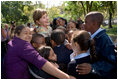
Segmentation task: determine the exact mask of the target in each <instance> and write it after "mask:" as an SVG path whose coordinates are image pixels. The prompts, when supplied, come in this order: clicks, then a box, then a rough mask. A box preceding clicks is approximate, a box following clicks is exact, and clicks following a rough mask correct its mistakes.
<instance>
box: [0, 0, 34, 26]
mask: <svg viewBox="0 0 118 80" xmlns="http://www.w3.org/2000/svg"><path fill="white" fill-rule="evenodd" d="M30 4H31V1H27V2H23V1H2V2H1V12H2V15H3V16H2V18H3V19H2V22H3V23H10V22H11V21H15V22H16V23H17V22H22V23H23V24H24V23H26V22H28V20H29V16H28V15H27V14H28V12H29V13H30V10H32V9H33V6H29V5H30ZM26 6H27V11H28V12H27V13H25V11H26V9H25V11H24V8H25V7H26Z"/></svg>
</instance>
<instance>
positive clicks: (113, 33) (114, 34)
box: [102, 25, 117, 36]
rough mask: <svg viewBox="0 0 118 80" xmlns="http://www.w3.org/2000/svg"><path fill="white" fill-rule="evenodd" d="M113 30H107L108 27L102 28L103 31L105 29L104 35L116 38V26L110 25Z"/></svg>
mask: <svg viewBox="0 0 118 80" xmlns="http://www.w3.org/2000/svg"><path fill="white" fill-rule="evenodd" d="M112 26H113V28H109V27H108V25H107V26H102V28H103V29H106V33H107V34H108V35H109V36H117V25H112Z"/></svg>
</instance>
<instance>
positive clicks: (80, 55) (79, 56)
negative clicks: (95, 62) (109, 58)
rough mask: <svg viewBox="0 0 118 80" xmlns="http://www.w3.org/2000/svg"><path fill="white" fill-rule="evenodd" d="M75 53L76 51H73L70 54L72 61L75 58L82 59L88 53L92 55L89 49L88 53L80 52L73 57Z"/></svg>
mask: <svg viewBox="0 0 118 80" xmlns="http://www.w3.org/2000/svg"><path fill="white" fill-rule="evenodd" d="M73 55H74V53H72V54H71V55H70V58H71V61H73V60H75V59H80V58H83V57H86V56H88V55H90V53H89V51H87V52H86V53H81V54H78V55H77V56H75V57H72V56H73Z"/></svg>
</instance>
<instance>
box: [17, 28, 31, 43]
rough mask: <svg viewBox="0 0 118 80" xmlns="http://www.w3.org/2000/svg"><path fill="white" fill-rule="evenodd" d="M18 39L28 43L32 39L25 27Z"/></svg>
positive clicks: (28, 29)
mask: <svg viewBox="0 0 118 80" xmlns="http://www.w3.org/2000/svg"><path fill="white" fill-rule="evenodd" d="M18 37H19V38H20V39H22V40H25V41H28V42H30V41H31V39H32V33H31V31H30V28H28V27H25V28H23V29H22V30H21V32H20V35H18Z"/></svg>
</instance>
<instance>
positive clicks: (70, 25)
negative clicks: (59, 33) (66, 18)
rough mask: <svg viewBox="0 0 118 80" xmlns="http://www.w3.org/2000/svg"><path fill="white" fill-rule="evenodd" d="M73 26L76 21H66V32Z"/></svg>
mask: <svg viewBox="0 0 118 80" xmlns="http://www.w3.org/2000/svg"><path fill="white" fill-rule="evenodd" d="M74 28H76V22H74V21H70V22H68V24H67V27H66V29H67V32H68V31H70V30H72V29H74Z"/></svg>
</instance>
